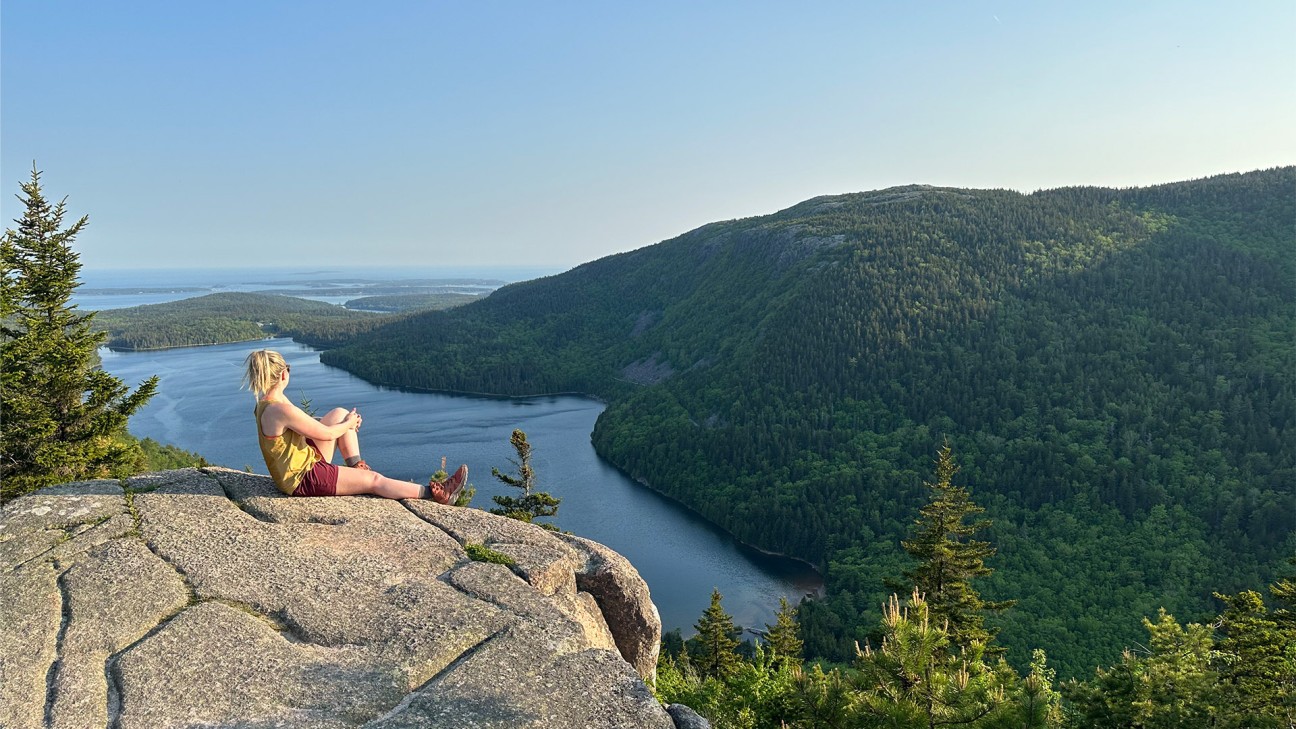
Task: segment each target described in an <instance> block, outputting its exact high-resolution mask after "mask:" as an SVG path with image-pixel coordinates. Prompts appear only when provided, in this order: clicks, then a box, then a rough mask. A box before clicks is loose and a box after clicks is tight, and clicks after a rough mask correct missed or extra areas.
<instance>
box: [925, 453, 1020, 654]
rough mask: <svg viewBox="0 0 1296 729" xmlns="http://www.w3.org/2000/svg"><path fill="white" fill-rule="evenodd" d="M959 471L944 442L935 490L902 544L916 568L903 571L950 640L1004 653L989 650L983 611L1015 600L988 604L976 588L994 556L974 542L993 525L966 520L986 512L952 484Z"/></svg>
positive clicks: (985, 546)
mask: <svg viewBox="0 0 1296 729" xmlns="http://www.w3.org/2000/svg"><path fill="white" fill-rule="evenodd" d="M957 472H958V467H957V466H955V465H954V456H953V454H952V452H951V450H950V447H949V444H948V443H946V444H944V445H942V446H941V448H940V450H939V451H937V458H936V482H935V483H926V484H925V485H926V486H927V487H928V488H930V489H931V490H932V492H931V496H930V499H929V501H928V502H927V504H926V505H925V506H923V507H922V509H921V510H920V511H919V516H918V519H917V521H915V522H914V529H913V538H912V539H909V540H906V541H902V542H901V543H900V545H901V546H902V547H904V549H905V551H906V552H908V553H909V554H910V556H912V557H914V558H915V559H917V560H918V565H917V566H916V567H914V568H913V569H911V570H908V571H906V572H905V573H904V576H905V577H906V578H908V579H909V580H911V581H912V588H913V589H914V590H917V591H918V592H919V593H920V594H922V595H923V597H924V599H925V601H926V605H927V607H928V609H929V610H930V611H931V616H932V619H934V620H938V621H947V622H948V623H949V626H948V628H947V630H948V633H949V638H950V642H951V643H952V644H953V645H954V646H958V647H962V648H969V647H971V645H972V644H973V643H980V644H981V645H982V646H983V647H985V649H986V651H987V652H988V653H991V654H997V653H1001V652H1002V649H998V648H993V647H989V644H990V641H991V640H992V639H993V638H994V635H995V632H997V631H992V630H989V629H987V628H986V627H985V613H986V612H997V611H1000V610H1005V609H1007V608H1009V607H1011V606H1012V605H1013V604H1015V603H1016V601H1015V600H1006V601H1002V602H986V601H984V600H982V599H981V596H980V595H979V594H978V593H977V591H976V590H975V589H974V588H973V587H972V579H973V578H976V577H984V576H986V575H989V574H991V573H992V572H993V571H994V570H992V569H990V568H989V567H987V566H986V565H985V560H986V558H988V557H991V556H993V555H994V553H995V548H994V547H992V546H991V545H990V543H989V542H981V541H976V540H974V539H972V536H973V535H974V534H976V533H977V532H979V531H981V530H983V529H985V528H987V527H989V526H990V520H989V519H977V520H975V521H971V522H967V521H966V520H968V519H971V518H973V517H976V516H977V515H979V514H981V513H983V512H984V511H985V509H983V508H981V507H979V506H977V505H976V504H974V503H972V498H971V496H970V494H969V493H968V490H967V489H965V488H963V487H961V486H955V485H954V484H953V483H952V479H953V478H954V474H955V473H957Z"/></svg>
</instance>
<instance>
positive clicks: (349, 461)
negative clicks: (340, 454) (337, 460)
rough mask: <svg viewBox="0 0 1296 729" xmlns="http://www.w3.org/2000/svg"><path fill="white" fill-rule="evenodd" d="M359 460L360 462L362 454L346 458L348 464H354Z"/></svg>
mask: <svg viewBox="0 0 1296 729" xmlns="http://www.w3.org/2000/svg"><path fill="white" fill-rule="evenodd" d="M359 462H360V456H351V457H350V458H348V459H346V464H347V465H348V466H354V465H355V464H357V463H359Z"/></svg>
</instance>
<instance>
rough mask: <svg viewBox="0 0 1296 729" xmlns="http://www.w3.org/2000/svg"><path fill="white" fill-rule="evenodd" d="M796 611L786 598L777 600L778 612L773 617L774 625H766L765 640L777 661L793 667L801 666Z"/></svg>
mask: <svg viewBox="0 0 1296 729" xmlns="http://www.w3.org/2000/svg"><path fill="white" fill-rule="evenodd" d="M796 618H797V609H796V608H794V607H792V606H791V605H789V604H788V601H787V598H786V597H781V598H779V611H778V614H777V615H775V616H774V624H773V625H766V626H765V629H766V631H767V633H766V640H768V641H769V646H770V650H772V651H773V652H774V656H775V658H776V659H777V660H779V661H781V662H784V663H790V664H793V665H800V664H801V650H802V647H803V644H802V642H801V636H800V632H801V630H800V626H799V625H797V620H796Z"/></svg>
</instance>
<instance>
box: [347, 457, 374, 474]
mask: <svg viewBox="0 0 1296 729" xmlns="http://www.w3.org/2000/svg"><path fill="white" fill-rule="evenodd" d="M352 468H358V469H360V470H361V471H372V470H373V469H372V468H370V467H369V464H368V463H365V462H364V459H363V458H361V459H360V460H358V461H356V462H355V465H354V466H352Z"/></svg>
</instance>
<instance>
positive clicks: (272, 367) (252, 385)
mask: <svg viewBox="0 0 1296 729" xmlns="http://www.w3.org/2000/svg"><path fill="white" fill-rule="evenodd" d="M245 361H246V362H247V371H246V372H244V373H243V382H242V386H243V387H247V388H248V389H250V390H252V394H254V395H256V398H257V399H258V400H260V399H261V398H263V397H265V394H266V393H267V392H270V388H272V387H274V385H275V382H277V381H278V380H279V376H280V375H282V374H283V371H284V369H285V368H286V367H287V366H288V363H287V362H285V361H284V358H283V355H281V354H279V353H278V352H276V351H274V350H273V349H258V350H257V351H255V352H253V353H251V354H249V355H248V356H247V359H246V360H245Z"/></svg>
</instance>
